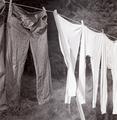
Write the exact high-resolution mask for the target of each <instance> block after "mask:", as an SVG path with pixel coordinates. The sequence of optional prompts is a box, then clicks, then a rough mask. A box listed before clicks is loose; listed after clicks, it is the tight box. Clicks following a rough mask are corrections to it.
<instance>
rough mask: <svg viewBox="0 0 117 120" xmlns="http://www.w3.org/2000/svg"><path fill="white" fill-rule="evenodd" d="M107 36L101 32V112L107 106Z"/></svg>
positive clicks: (104, 110)
mask: <svg viewBox="0 0 117 120" xmlns="http://www.w3.org/2000/svg"><path fill="white" fill-rule="evenodd" d="M108 40H109V39H108V37H107V36H106V35H105V34H104V33H102V42H103V43H102V57H101V78H100V104H101V112H102V114H104V113H106V107H107V53H106V51H107V43H108Z"/></svg>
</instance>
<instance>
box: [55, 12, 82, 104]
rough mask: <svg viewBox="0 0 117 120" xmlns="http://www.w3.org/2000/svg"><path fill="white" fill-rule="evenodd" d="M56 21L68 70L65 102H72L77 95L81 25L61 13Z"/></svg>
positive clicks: (56, 17) (56, 15)
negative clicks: (76, 70) (70, 20)
mask: <svg viewBox="0 0 117 120" xmlns="http://www.w3.org/2000/svg"><path fill="white" fill-rule="evenodd" d="M54 17H55V21H56V25H57V28H58V33H59V43H60V48H61V52H62V54H63V56H64V60H65V63H66V66H67V68H68V72H67V82H66V94H65V103H68V104H69V103H70V101H71V97H73V96H76V78H75V74H74V72H75V66H76V60H77V55H78V51H79V45H80V38H81V25H78V24H73V23H71V22H69V21H67V20H65V19H64V18H62V17H61V16H60V15H59V14H55V13H54Z"/></svg>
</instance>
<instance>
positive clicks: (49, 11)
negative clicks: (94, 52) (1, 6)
mask: <svg viewBox="0 0 117 120" xmlns="http://www.w3.org/2000/svg"><path fill="white" fill-rule="evenodd" d="M5 3H8V4H9V3H10V2H8V1H5ZM14 4H16V5H17V6H21V7H27V8H31V9H35V10H43V9H42V8H37V7H32V6H27V5H23V4H17V3H14ZM46 12H48V13H53V12H54V11H52V10H47V9H46ZM60 15H61V16H62V17H64V18H66V19H67V20H70V21H72V22H74V23H77V24H79V23H81V22H80V21H78V20H77V21H76V20H73V19H71V18H69V17H67V16H65V15H62V14H60ZM88 27H89V28H90V29H91V30H93V31H96V32H102V31H99V30H97V29H95V28H92V27H90V26H88ZM103 32H104V30H103ZM105 34H106V35H107V36H108V37H111V38H113V39H116V40H117V37H115V36H112V35H109V34H107V33H105Z"/></svg>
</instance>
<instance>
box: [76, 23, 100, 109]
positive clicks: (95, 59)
mask: <svg viewBox="0 0 117 120" xmlns="http://www.w3.org/2000/svg"><path fill="white" fill-rule="evenodd" d="M101 54H102V33H97V32H94V31H92V30H90V29H89V28H87V27H86V26H84V25H82V40H81V47H80V58H79V59H80V62H79V82H78V88H79V90H77V94H78V96H79V98H80V102H81V103H82V104H84V103H85V89H86V88H85V81H86V78H85V76H86V75H85V67H86V65H85V64H86V62H85V57H86V56H90V59H91V67H92V74H93V102H92V106H93V108H94V107H95V106H96V100H97V91H98V82H99V67H100V61H101ZM81 97H82V98H81Z"/></svg>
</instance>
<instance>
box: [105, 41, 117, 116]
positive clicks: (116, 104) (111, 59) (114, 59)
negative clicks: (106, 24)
mask: <svg viewBox="0 0 117 120" xmlns="http://www.w3.org/2000/svg"><path fill="white" fill-rule="evenodd" d="M116 53H117V42H116V41H112V40H110V39H108V41H107V48H106V54H107V66H106V68H108V69H111V73H112V80H113V114H117V56H116Z"/></svg>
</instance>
